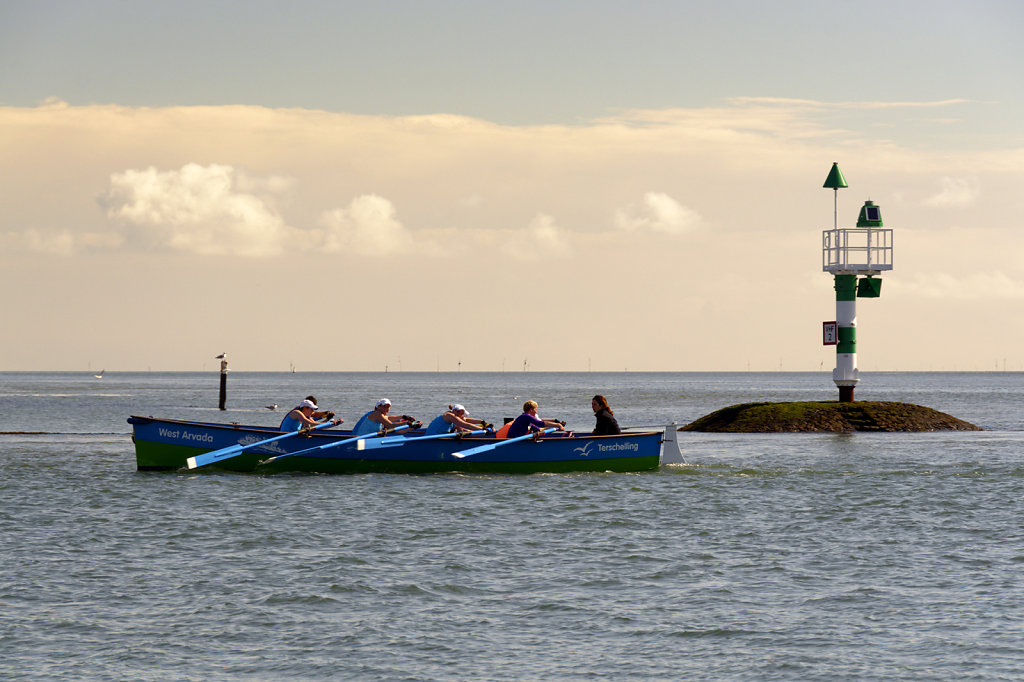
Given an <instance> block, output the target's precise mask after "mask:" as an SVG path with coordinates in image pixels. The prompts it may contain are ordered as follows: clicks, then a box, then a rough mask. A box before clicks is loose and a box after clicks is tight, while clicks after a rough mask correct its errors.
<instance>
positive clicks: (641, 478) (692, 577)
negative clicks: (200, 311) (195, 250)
mask: <svg viewBox="0 0 1024 682" xmlns="http://www.w3.org/2000/svg"><path fill="white" fill-rule="evenodd" d="M218 381H219V378H218V374H217V373H216V372H208V373H123V374H119V373H107V375H106V376H104V377H103V378H102V379H94V378H93V377H92V375H91V374H87V373H81V374H76V373H0V432H2V433H0V678H4V679H54V678H60V679H83V680H107V679H109V680H126V679H129V680H209V679H246V680H250V679H261V680H262V679H372V680H435V679H454V680H521V679H525V680H548V679H567V680H577V679H578V680H583V679H595V678H600V679H610V680H622V679H637V680H640V679H643V680H647V679H664V680H669V679H673V680H674V679H709V680H711V679H713V680H718V679H756V680H776V679H778V680H834V679H856V680H883V679H884V680H890V679H900V680H935V679H1022V678H1024V520H1022V504H1021V500H1022V498H1024V415H1022V411H1021V405H1022V398H1024V382H1022V381H1021V375H1019V374H1015V373H997V372H993V373H874V374H865V375H863V377H862V380H861V384H860V386H859V387H858V389H857V397H858V398H859V399H862V400H899V401H905V402H913V403H918V404H922V405H927V406H929V407H933V408H935V409H938V410H941V411H943V412H948V413H950V414H952V415H954V416H957V417H960V418H962V419H966V420H967V421H970V422H973V423H975V424H977V425H979V426H981V427H983V428H984V429H985V431H981V432H963V433H911V434H850V435H819V434H771V435H724V434H698V433H682V434H680V436H681V438H680V441H681V444H682V447H683V450H684V456H685V457H686V460H687V464H685V465H674V466H670V467H663V468H662V469H661V470H659V471H656V472H649V473H642V474H579V475H536V476H463V475H438V476H397V475H366V476H309V475H276V476H258V475H245V474H227V473H216V472H204V473H199V474H195V473H193V474H177V473H171V474H167V473H139V472H137V471H136V470H135V460H134V452H133V449H132V444H131V439H130V432H129V426H128V425H127V424H126V423H125V419H126V418H127V417H128V416H129V415H130V414H140V415H153V416H161V417H177V418H200V419H204V420H210V421H220V420H223V421H229V422H230V421H235V422H242V423H258V424H276V423H277V422H278V421H279V420H280V417H281V413H280V411H277V412H271V411H270V410H268V409H266V407H265V406H267V405H272V404H274V403H277V404H279V405H280V406H281V408H282V409H283V408H286V407H290V406H292V405H294V404H295V403H296V402H297V401H299V400H300V399H301V398H303V397H304V396H305V395H306V394H309V393H313V394H315V395H316V396H317V397H318V398H319V399H320V402H321V405H323V406H324V407H327V408H330V409H333V410H335V411H336V412H338V414H339V415H340V416H343V417H345V418H346V421H348V423H349V424H352V423H354V420H355V418H357V417H358V416H359V415H360V414H362V413H363V412H365V411H366V410H368V409H370V407H371V406H372V403H373V402H374V401H375V400H376V399H377V398H380V397H388V398H390V399H391V400H392V401H393V403H394V405H395V407H394V411H395V412H397V413H406V414H412V415H414V416H416V417H418V418H420V419H427V418H432V417H433V416H435V415H437V414H438V413H439V412H441V411H442V410H443V409H444V408H445V407H446V406H447V404H448V403H451V402H455V401H458V402H461V403H463V404H464V405H466V406H467V407H468V409H469V411H470V412H471V413H472V414H474V415H476V416H480V417H484V418H486V419H488V420H490V421H494V422H498V423H500V420H501V418H502V417H505V416H510V417H511V416H515V415H516V414H518V413H519V411H520V406H521V404H522V402H523V401H524V400H526V399H529V398H532V399H535V400H537V401H538V402H539V403H540V405H541V409H540V413H541V415H542V416H554V417H560V418H564V419H567V420H568V422H569V426H570V427H571V428H576V429H577V430H589V429H591V428H592V425H593V417H592V415H591V412H590V397H591V396H592V395H593V394H594V393H597V392H599V393H603V394H604V395H606V396H607V397H608V398H609V400H610V402H611V405H612V408H613V409H614V410H615V414H616V416H617V417H618V419H619V422H620V423H621V424H623V425H648V424H661V423H667V422H670V421H677V422H679V423H686V422H689V421H692V420H693V419H695V418H697V417H699V416H702V415H704V414H706V413H708V412H711V411H713V410H715V409H717V408H720V407H725V406H727V405H731V404H735V403H740V402H751V401H763V400H814V399H828V400H830V399H834V398H835V396H836V394H837V391H836V389H835V387H834V386H833V385H832V383H831V380H830V378H829V375H828V373H792V374H791V373H664V374H661V373H650V374H646V373H597V372H594V373H565V374H559V373H543V374H541V373H522V372H518V373H512V372H509V373H489V374H488V373H484V374H480V373H409V372H405V373H388V374H371V373H367V374H355V373H353V374H348V373H330V374H316V373H298V374H276V373H244V372H233V373H232V374H230V375H229V382H228V408H229V409H228V410H227V411H225V412H221V411H219V410H218V409H216V408H217V397H218V396H217V391H218Z"/></svg>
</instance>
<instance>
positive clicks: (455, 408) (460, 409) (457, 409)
mask: <svg viewBox="0 0 1024 682" xmlns="http://www.w3.org/2000/svg"><path fill="white" fill-rule="evenodd" d="M452 412H466V408H465V407H463V406H462V405H459V404H455V405H452ZM466 414H469V412H466Z"/></svg>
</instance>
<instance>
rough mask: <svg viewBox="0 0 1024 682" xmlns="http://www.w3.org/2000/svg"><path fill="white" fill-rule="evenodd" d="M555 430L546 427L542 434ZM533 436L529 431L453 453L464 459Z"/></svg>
mask: <svg viewBox="0 0 1024 682" xmlns="http://www.w3.org/2000/svg"><path fill="white" fill-rule="evenodd" d="M555 430H556V429H554V428H550V429H544V430H543V431H541V432H540V435H543V434H545V433H551V432H552V431H555ZM533 437H534V434H532V433H528V434H526V435H525V436H519V437H517V438H505V439H504V440H500V441H498V442H497V443H488V444H487V445H480V446H478V447H475V448H470V449H469V450H462V451H460V452H453V453H452V455H453V456H454V457H458V458H459V459H463V458H465V457H472V456H473V455H479V454H480V453H482V452H490V451H491V450H494V449H495V448H500V447H502V446H505V445H509V444H510V443H518V442H519V441H522V440H527V439H528V438H533Z"/></svg>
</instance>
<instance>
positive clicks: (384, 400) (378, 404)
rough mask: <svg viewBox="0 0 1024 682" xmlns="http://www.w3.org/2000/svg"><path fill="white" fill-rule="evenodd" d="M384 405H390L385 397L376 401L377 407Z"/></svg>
mask: <svg viewBox="0 0 1024 682" xmlns="http://www.w3.org/2000/svg"><path fill="white" fill-rule="evenodd" d="M385 405H388V406H390V405H391V401H390V400H388V399H387V398H381V399H380V400H378V401H377V407H384V406H385Z"/></svg>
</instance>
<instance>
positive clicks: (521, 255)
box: [501, 213, 572, 260]
mask: <svg viewBox="0 0 1024 682" xmlns="http://www.w3.org/2000/svg"><path fill="white" fill-rule="evenodd" d="M506 232H507V234H506V238H505V240H504V243H503V245H502V247H501V250H502V251H503V252H504V253H505V254H507V255H509V256H512V257H513V258H517V259H519V260H542V259H549V258H559V257H562V256H567V255H569V254H570V253H571V252H572V249H571V248H570V246H569V240H568V238H567V235H566V233H565V231H564V230H563V229H562V228H560V227H559V226H558V225H557V224H556V223H555V219H554V218H553V217H551V216H550V215H547V214H544V213H538V214H537V215H536V216H534V218H533V220H531V221H530V223H529V225H527V227H526V229H525V230H524V231H506Z"/></svg>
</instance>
